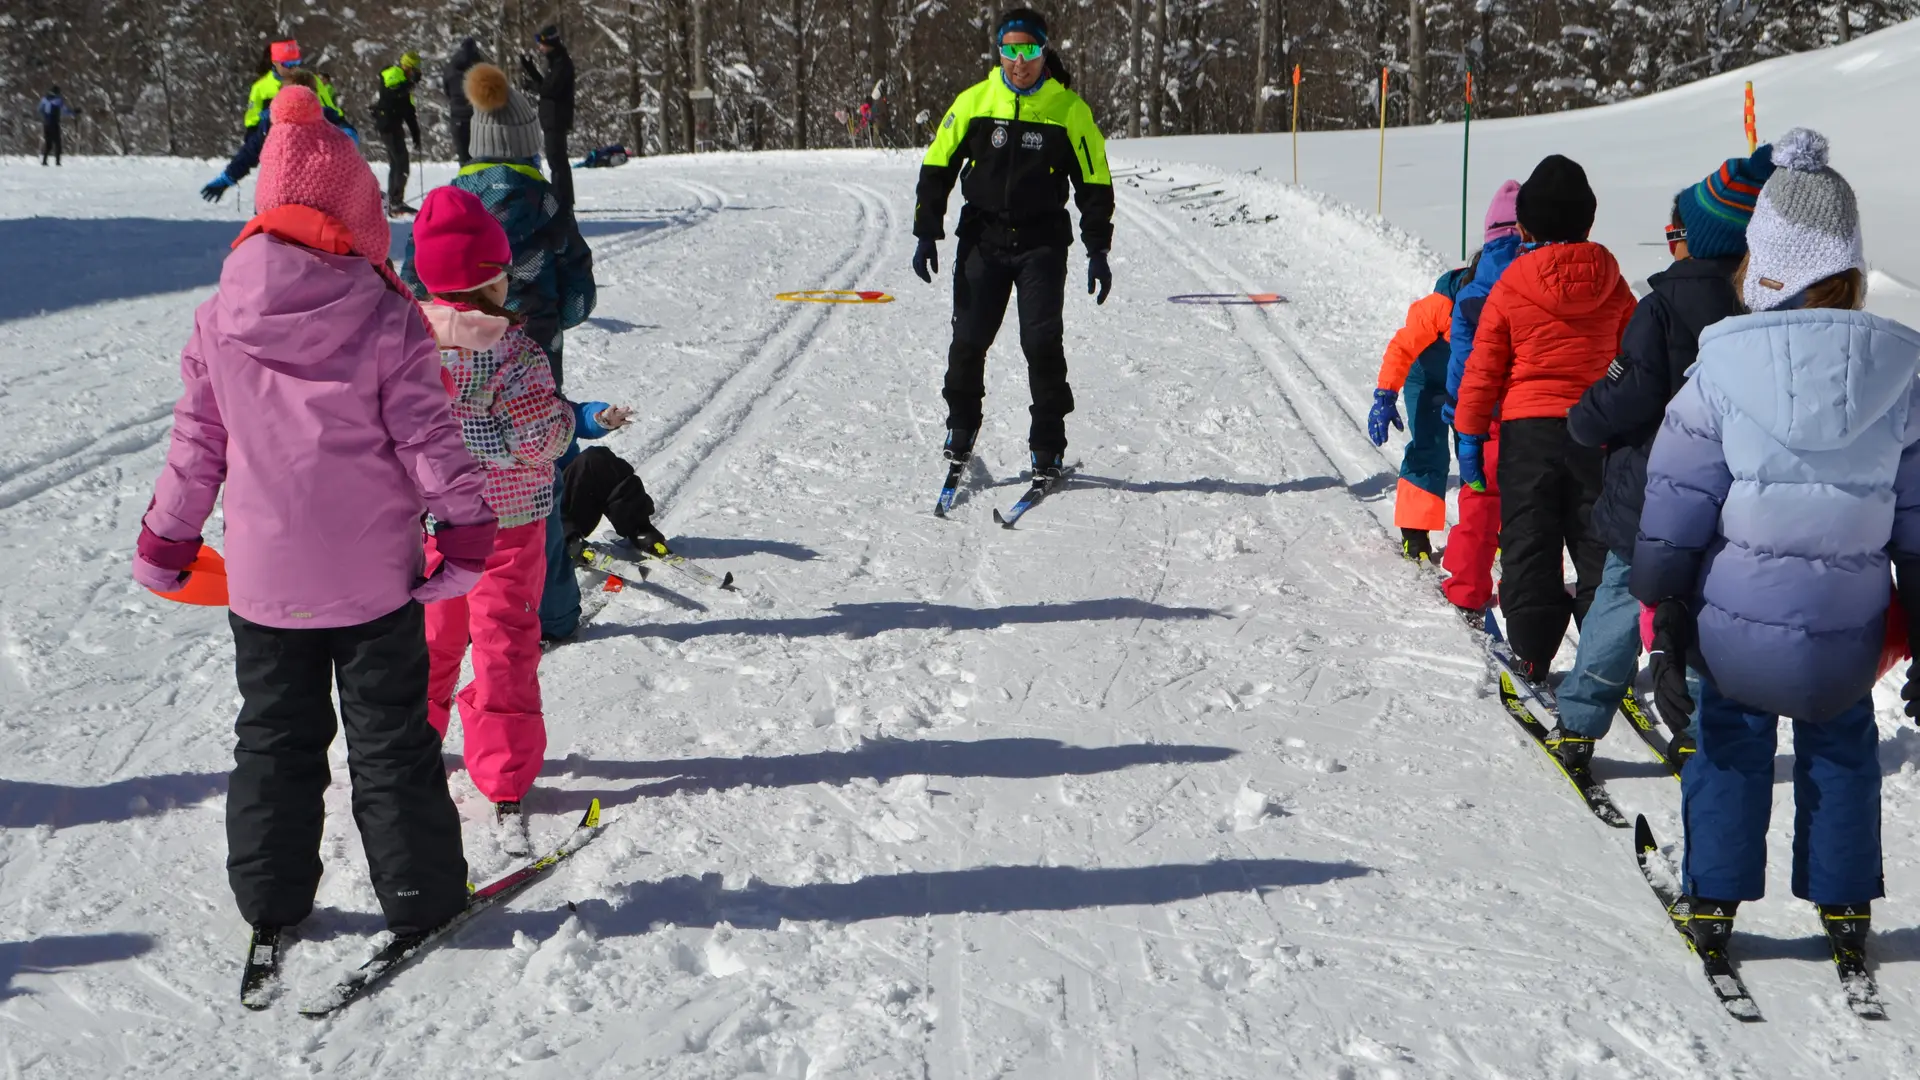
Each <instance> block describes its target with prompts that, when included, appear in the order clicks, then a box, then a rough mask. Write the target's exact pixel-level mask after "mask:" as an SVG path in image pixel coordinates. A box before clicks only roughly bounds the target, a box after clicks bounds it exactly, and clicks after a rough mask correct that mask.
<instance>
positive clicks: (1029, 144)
mask: <svg viewBox="0 0 1920 1080" xmlns="http://www.w3.org/2000/svg"><path fill="white" fill-rule="evenodd" d="M1046 144H1047V137H1046V136H1045V135H1043V134H1041V133H1040V132H1038V131H1029V132H1026V133H1024V134H1022V135H1021V136H1020V145H1021V147H1022V148H1024V149H1027V150H1038V149H1040V148H1041V147H1043V146H1045V145H1046Z"/></svg>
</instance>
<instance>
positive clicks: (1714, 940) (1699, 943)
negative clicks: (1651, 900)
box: [1669, 896, 1740, 961]
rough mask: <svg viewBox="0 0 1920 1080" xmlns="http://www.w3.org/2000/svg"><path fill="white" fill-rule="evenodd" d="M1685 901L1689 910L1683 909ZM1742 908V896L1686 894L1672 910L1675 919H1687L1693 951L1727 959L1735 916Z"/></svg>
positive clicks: (1706, 958) (1704, 955) (1686, 923)
mask: <svg viewBox="0 0 1920 1080" xmlns="http://www.w3.org/2000/svg"><path fill="white" fill-rule="evenodd" d="M1682 905H1684V906H1685V907H1686V911H1685V912H1681V911H1680V910H1679V909H1680V907H1681V906H1682ZM1739 910H1740V901H1738V900H1708V899H1706V898H1704V897H1699V896H1683V897H1681V898H1680V902H1679V904H1676V905H1674V910H1673V911H1672V912H1669V914H1670V915H1672V916H1673V919H1674V921H1675V922H1682V921H1683V920H1684V922H1683V925H1684V926H1685V928H1686V931H1687V940H1688V941H1690V942H1692V943H1693V951H1694V952H1696V953H1698V954H1699V955H1700V958H1701V959H1703V960H1717V961H1725V960H1726V959H1727V942H1729V941H1731V940H1732V939H1733V916H1734V914H1735V913H1736V912H1738V911H1739Z"/></svg>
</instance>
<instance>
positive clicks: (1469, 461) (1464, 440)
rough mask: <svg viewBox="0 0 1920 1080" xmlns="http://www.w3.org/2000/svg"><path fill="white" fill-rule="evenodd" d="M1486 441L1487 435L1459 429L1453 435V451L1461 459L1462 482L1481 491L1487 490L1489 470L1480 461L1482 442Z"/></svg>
mask: <svg viewBox="0 0 1920 1080" xmlns="http://www.w3.org/2000/svg"><path fill="white" fill-rule="evenodd" d="M1486 441H1487V437H1486V436H1485V435H1463V434H1461V433H1459V432H1457V431H1456V432H1454V435H1453V452H1454V454H1455V456H1457V457H1458V458H1459V459H1460V483H1461V484H1462V485H1463V486H1465V487H1470V488H1472V489H1473V490H1475V491H1479V492H1485V491H1486V490H1487V471H1486V468H1485V467H1484V466H1483V465H1481V463H1480V444H1482V443H1484V442H1486Z"/></svg>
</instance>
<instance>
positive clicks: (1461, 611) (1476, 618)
mask: <svg viewBox="0 0 1920 1080" xmlns="http://www.w3.org/2000/svg"><path fill="white" fill-rule="evenodd" d="M1453 613H1454V614H1455V615H1458V616H1460V621H1461V622H1463V623H1466V624H1467V627H1468V628H1469V629H1472V630H1479V631H1481V632H1483V633H1484V632H1485V631H1486V629H1487V613H1486V612H1485V611H1481V610H1477V609H1474V608H1464V607H1461V606H1460V605H1458V604H1455V605H1454V607H1453Z"/></svg>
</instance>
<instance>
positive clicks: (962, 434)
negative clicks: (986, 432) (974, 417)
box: [941, 427, 980, 464]
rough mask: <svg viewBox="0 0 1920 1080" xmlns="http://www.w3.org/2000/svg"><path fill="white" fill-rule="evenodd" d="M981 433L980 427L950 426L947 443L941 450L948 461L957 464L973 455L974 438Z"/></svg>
mask: <svg viewBox="0 0 1920 1080" xmlns="http://www.w3.org/2000/svg"><path fill="white" fill-rule="evenodd" d="M979 435H980V429H979V428H964V427H960V428H948V429H947V445H946V446H945V447H944V448H943V449H942V450H941V453H942V454H944V455H945V456H946V459H947V460H948V461H951V462H954V463H956V464H959V463H962V462H965V461H966V460H967V459H968V458H970V457H972V456H973V440H974V439H975V438H977V437H979Z"/></svg>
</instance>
